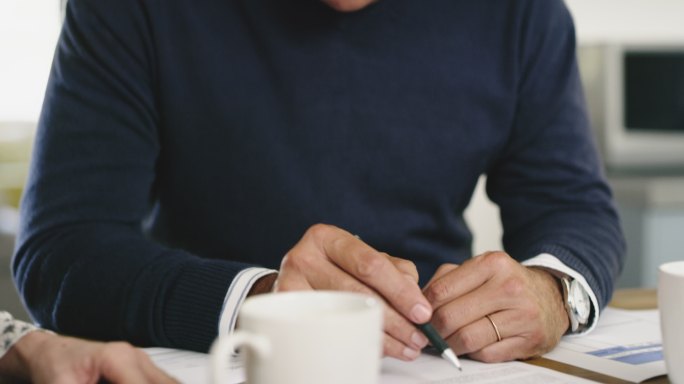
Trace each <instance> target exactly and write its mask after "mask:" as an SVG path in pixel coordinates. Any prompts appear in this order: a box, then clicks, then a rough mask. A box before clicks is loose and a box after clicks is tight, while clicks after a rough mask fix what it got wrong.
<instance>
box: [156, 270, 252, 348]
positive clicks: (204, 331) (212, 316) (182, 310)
mask: <svg viewBox="0 0 684 384" xmlns="http://www.w3.org/2000/svg"><path fill="white" fill-rule="evenodd" d="M248 267H252V266H251V265H248V264H244V263H228V262H225V261H219V260H198V261H197V262H192V263H188V264H186V265H185V266H184V267H183V270H182V272H181V273H180V274H179V275H178V278H177V279H176V283H175V286H174V287H173V289H172V291H171V292H169V295H168V298H167V300H166V303H165V304H166V307H165V308H164V309H163V312H162V313H163V317H164V318H163V320H162V322H163V329H164V335H163V336H164V338H165V339H167V340H168V342H169V344H170V345H168V346H170V347H173V348H182V349H188V350H192V351H198V352H207V351H208V350H209V347H210V346H211V343H212V342H213V341H214V339H215V338H216V336H217V329H218V323H219V318H220V314H221V308H222V307H223V301H224V299H225V297H226V292H227V291H228V287H229V286H230V284H231V282H232V280H233V278H235V276H236V275H237V274H238V273H239V272H240V271H241V270H243V269H245V268H248Z"/></svg>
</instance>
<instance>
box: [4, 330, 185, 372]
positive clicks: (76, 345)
mask: <svg viewBox="0 0 684 384" xmlns="http://www.w3.org/2000/svg"><path fill="white" fill-rule="evenodd" d="M0 376H8V377H13V378H17V379H20V380H23V381H28V382H31V383H36V384H41V383H56V384H61V383H64V384H66V383H69V384H80V383H84V384H85V383H93V384H94V383H97V382H100V381H106V382H110V383H162V384H164V383H177V381H176V380H174V379H173V378H171V377H170V376H168V375H167V374H166V373H164V372H163V371H161V370H160V369H159V368H157V367H156V366H155V365H154V364H153V363H152V360H150V358H149V356H147V354H146V353H145V352H144V351H142V350H140V349H137V348H134V347H133V346H131V345H130V344H128V343H125V342H113V343H101V342H95V341H86V340H82V339H76V338H72V337H65V336H59V335H55V334H52V333H47V332H41V331H33V332H30V333H28V334H27V335H25V336H23V337H22V338H21V339H19V341H17V342H16V343H15V344H14V345H13V346H12V347H11V348H10V349H9V350H8V351H7V353H6V354H5V355H4V356H3V357H2V359H0Z"/></svg>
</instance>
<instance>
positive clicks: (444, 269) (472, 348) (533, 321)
mask: <svg viewBox="0 0 684 384" xmlns="http://www.w3.org/2000/svg"><path fill="white" fill-rule="evenodd" d="M424 293H425V296H426V297H427V299H428V300H429V301H430V303H431V304H432V306H433V308H434V312H433V316H432V320H431V322H432V324H433V325H434V326H435V328H436V329H437V331H438V332H439V333H440V334H441V335H442V336H444V338H445V339H446V341H447V342H448V343H449V345H450V346H451V348H452V349H453V350H454V352H455V353H456V354H458V355H463V354H467V355H468V356H470V357H471V358H473V359H475V360H480V361H484V362H501V361H508V360H515V359H525V358H530V357H534V356H538V355H541V354H543V353H546V352H548V351H550V350H551V349H553V348H554V347H555V346H556V345H557V344H558V342H559V341H560V338H561V336H563V334H564V333H565V331H566V330H567V329H568V325H569V320H568V316H567V312H566V311H565V307H564V304H563V300H562V294H561V288H560V286H559V284H558V282H557V281H556V279H555V278H554V277H553V276H552V275H551V274H550V273H549V272H547V271H544V270H541V269H537V268H527V267H525V266H523V265H521V264H520V263H518V262H517V261H516V260H514V259H513V258H512V257H510V256H509V255H508V254H506V253H504V252H487V253H484V254H482V255H479V256H477V257H474V258H472V259H470V260H468V261H466V262H465V263H463V264H462V265H455V264H445V265H442V266H441V267H440V268H439V269H438V270H437V272H436V273H435V275H434V276H433V277H432V279H431V280H430V282H428V284H427V285H426V286H425V288H424ZM497 331H498V332H497ZM499 337H500V340H499Z"/></svg>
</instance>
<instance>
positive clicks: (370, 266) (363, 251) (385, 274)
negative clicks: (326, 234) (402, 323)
mask: <svg viewBox="0 0 684 384" xmlns="http://www.w3.org/2000/svg"><path fill="white" fill-rule="evenodd" d="M319 244H321V245H322V246H323V249H322V250H323V252H324V254H326V255H327V256H328V257H329V258H330V260H331V261H332V262H333V263H335V264H336V265H337V266H339V267H340V268H342V269H343V270H345V271H346V272H347V273H349V274H350V275H352V276H354V277H355V278H356V279H358V280H359V281H361V282H363V283H364V284H365V285H368V286H369V287H371V288H372V289H373V290H375V291H376V292H378V293H379V294H380V295H381V296H382V297H384V298H385V299H386V300H387V302H388V303H389V304H390V305H391V306H393V307H394V308H396V309H397V311H398V312H399V313H401V314H402V315H403V316H405V317H406V318H408V319H409V320H410V321H412V322H414V323H419V324H421V323H425V322H427V321H429V320H430V317H431V316H432V308H431V306H430V304H429V303H428V301H427V299H425V297H424V296H423V294H422V292H421V291H420V289H419V287H418V285H417V284H416V283H415V282H412V281H409V280H408V279H407V278H406V277H405V275H404V273H403V272H401V271H400V270H399V269H397V268H396V267H395V266H394V264H393V263H392V262H391V261H390V260H389V258H388V257H386V255H383V254H381V253H379V252H377V251H376V250H374V249H373V248H371V247H369V246H368V245H366V244H365V243H363V242H362V241H361V240H359V239H358V238H356V237H354V236H352V235H350V234H349V235H348V236H341V237H337V238H335V239H328V241H325V240H324V241H322V242H320V243H319Z"/></svg>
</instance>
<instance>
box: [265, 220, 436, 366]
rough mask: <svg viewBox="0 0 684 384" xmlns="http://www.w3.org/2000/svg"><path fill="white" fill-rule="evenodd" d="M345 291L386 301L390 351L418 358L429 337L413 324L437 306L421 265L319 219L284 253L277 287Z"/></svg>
mask: <svg viewBox="0 0 684 384" xmlns="http://www.w3.org/2000/svg"><path fill="white" fill-rule="evenodd" d="M296 290H339V291H351V292H361V293H366V294H371V295H374V296H376V297H379V298H381V299H382V300H384V302H385V303H386V304H387V305H386V306H385V318H384V327H385V338H384V346H383V349H384V354H385V355H387V356H392V357H395V358H398V359H401V360H413V359H415V358H416V357H418V356H419V355H420V350H421V349H422V348H423V347H425V346H426V345H427V342H428V341H427V339H426V338H425V336H423V334H422V333H420V331H418V330H417V329H416V327H415V326H414V325H413V324H412V323H425V322H427V321H428V320H430V317H431V315H432V308H431V306H430V303H428V301H427V299H426V298H425V297H424V296H423V294H422V292H421V290H420V288H419V287H418V272H417V270H416V267H415V265H414V264H413V263H412V262H410V261H408V260H404V259H400V258H397V257H392V256H389V255H387V254H385V253H381V252H378V251H376V250H374V249H373V248H371V247H370V246H368V245H367V244H365V243H364V242H363V241H361V240H360V239H359V238H358V237H356V236H354V235H352V234H350V233H349V232H346V231H344V230H342V229H340V228H337V227H334V226H330V225H324V224H317V225H314V226H312V227H311V228H309V230H307V231H306V233H305V234H304V236H303V237H302V239H301V240H300V241H299V242H298V243H297V244H296V245H295V246H294V248H292V249H291V250H290V251H289V252H288V253H287V255H285V257H284V258H283V261H282V263H281V266H280V272H279V274H278V278H277V280H276V282H275V286H274V291H276V292H278V291H296Z"/></svg>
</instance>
